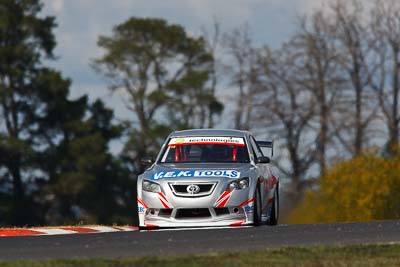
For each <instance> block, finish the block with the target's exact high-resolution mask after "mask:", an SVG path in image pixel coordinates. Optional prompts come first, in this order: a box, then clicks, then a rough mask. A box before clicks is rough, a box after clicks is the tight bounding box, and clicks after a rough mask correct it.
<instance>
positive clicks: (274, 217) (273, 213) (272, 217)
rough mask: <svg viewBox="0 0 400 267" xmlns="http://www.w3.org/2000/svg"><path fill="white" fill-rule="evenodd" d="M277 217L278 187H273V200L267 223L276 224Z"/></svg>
mask: <svg viewBox="0 0 400 267" xmlns="http://www.w3.org/2000/svg"><path fill="white" fill-rule="evenodd" d="M278 219H279V188H278V185H277V186H276V189H275V194H274V202H273V204H272V208H271V213H270V214H269V220H268V225H277V224H278Z"/></svg>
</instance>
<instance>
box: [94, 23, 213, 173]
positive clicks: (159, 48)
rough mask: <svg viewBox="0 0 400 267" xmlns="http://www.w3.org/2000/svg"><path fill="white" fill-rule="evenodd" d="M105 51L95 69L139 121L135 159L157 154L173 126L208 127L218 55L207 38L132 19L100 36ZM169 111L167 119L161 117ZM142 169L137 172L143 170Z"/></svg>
mask: <svg viewBox="0 0 400 267" xmlns="http://www.w3.org/2000/svg"><path fill="white" fill-rule="evenodd" d="M98 45H99V46H100V47H101V48H103V49H104V55H103V56H102V57H100V58H98V59H96V60H95V61H94V64H93V65H94V67H95V69H96V70H98V71H99V72H100V73H102V74H104V75H105V77H107V79H108V81H109V89H110V90H112V91H117V90H119V91H121V92H122V93H123V94H124V95H126V97H124V99H125V100H126V105H127V108H128V109H130V110H131V111H132V112H133V116H134V119H135V122H137V123H138V124H137V125H136V126H134V127H133V129H132V134H131V138H130V140H129V141H128V144H127V146H126V149H125V151H126V152H127V153H130V154H131V155H132V156H133V158H134V161H135V162H138V161H140V159H141V158H142V157H145V156H147V155H149V154H150V155H151V154H153V155H154V154H155V153H156V152H157V151H158V149H159V145H160V140H162V139H163V138H164V137H165V136H166V134H167V133H168V132H169V131H170V129H171V128H174V129H176V128H186V127H193V126H198V127H203V126H204V125H205V120H206V117H207V116H206V115H207V112H206V109H209V108H210V107H211V106H210V104H211V103H213V102H216V99H215V97H214V95H213V92H212V91H211V90H210V89H209V88H208V86H207V82H208V80H209V73H210V65H211V64H212V62H213V57H212V55H211V54H209V53H208V52H207V51H206V49H205V44H204V40H203V39H202V38H195V37H189V36H188V35H187V34H186V32H185V30H184V29H183V28H182V27H181V26H179V25H170V24H168V23H167V22H166V21H164V20H161V19H141V18H130V19H128V20H127V21H126V22H124V23H122V24H119V25H117V26H116V27H114V29H113V35H112V36H110V37H106V36H101V37H100V38H99V40H98ZM162 112H163V113H164V114H168V115H169V118H167V120H166V122H165V120H164V122H162V120H161V119H159V116H161V113H162ZM137 168H138V172H141V171H142V169H141V168H139V167H138V166H137Z"/></svg>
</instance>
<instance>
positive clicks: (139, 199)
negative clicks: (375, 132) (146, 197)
mask: <svg viewBox="0 0 400 267" xmlns="http://www.w3.org/2000/svg"><path fill="white" fill-rule="evenodd" d="M137 201H138V202H139V203H140V204H142V206H143V207H144V208H146V209H148V208H149V207H148V206H147V205H146V203H144V201H143V200H142V199H141V198H138V199H137Z"/></svg>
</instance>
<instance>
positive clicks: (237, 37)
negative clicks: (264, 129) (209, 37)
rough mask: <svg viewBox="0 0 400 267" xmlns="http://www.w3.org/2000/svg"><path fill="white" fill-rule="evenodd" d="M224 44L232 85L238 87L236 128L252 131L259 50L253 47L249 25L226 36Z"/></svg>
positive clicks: (235, 114) (235, 110) (235, 107)
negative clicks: (228, 58)
mask: <svg viewBox="0 0 400 267" xmlns="http://www.w3.org/2000/svg"><path fill="white" fill-rule="evenodd" d="M224 43H225V47H226V51H227V54H228V55H229V56H230V60H229V63H227V64H226V69H227V71H228V73H229V74H230V77H231V79H230V84H231V85H232V86H236V87H237V89H238V92H237V94H235V93H234V92H232V90H231V92H230V94H231V95H234V98H233V101H235V102H236V103H234V105H233V106H234V107H233V113H234V128H235V129H243V130H250V128H251V125H250V122H251V118H252V116H253V104H254V96H255V93H256V90H257V84H258V82H257V79H258V73H257V57H258V54H257V49H256V48H255V47H254V46H253V43H252V40H251V36H250V30H249V27H248V25H242V27H239V28H237V29H235V30H233V31H232V32H231V33H229V34H227V35H225V38H224Z"/></svg>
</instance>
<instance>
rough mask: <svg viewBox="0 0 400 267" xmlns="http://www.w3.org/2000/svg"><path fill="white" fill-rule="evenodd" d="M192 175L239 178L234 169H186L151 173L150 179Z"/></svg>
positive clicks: (238, 173)
mask: <svg viewBox="0 0 400 267" xmlns="http://www.w3.org/2000/svg"><path fill="white" fill-rule="evenodd" d="M192 177H200V178H202V177H226V178H239V177H240V172H239V171H235V170H187V171H169V172H156V173H154V174H153V176H152V177H151V179H152V180H160V179H163V178H192Z"/></svg>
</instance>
